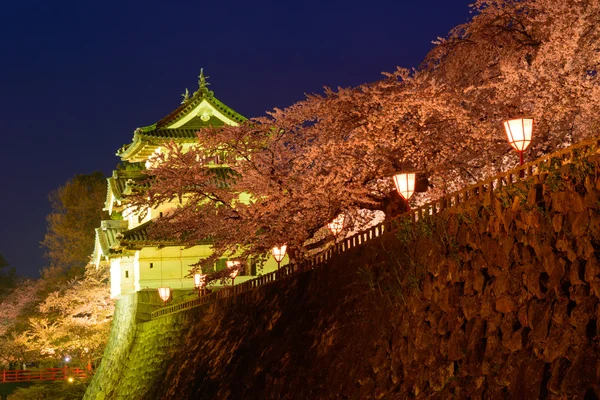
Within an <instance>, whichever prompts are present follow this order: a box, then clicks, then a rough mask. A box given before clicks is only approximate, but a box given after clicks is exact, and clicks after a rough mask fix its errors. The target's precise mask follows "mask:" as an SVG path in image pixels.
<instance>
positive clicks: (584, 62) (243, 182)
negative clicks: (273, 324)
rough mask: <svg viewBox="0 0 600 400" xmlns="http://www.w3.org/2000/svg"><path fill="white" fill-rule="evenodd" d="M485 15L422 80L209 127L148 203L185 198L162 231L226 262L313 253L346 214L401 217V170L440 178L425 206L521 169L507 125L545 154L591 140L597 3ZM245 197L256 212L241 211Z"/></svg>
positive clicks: (493, 7) (442, 52)
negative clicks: (518, 127)
mask: <svg viewBox="0 0 600 400" xmlns="http://www.w3.org/2000/svg"><path fill="white" fill-rule="evenodd" d="M474 8H475V11H476V13H475V16H474V18H473V19H472V20H471V21H470V22H468V23H467V24H464V25H461V26H459V27H457V28H455V29H453V30H452V31H451V32H450V34H449V35H448V37H447V38H445V39H439V41H438V43H437V46H436V47H435V48H434V49H433V50H432V51H431V52H430V54H429V55H428V56H427V58H426V59H425V61H424V62H423V64H422V65H421V67H420V68H419V69H417V70H412V71H411V70H406V69H401V68H399V69H397V70H396V71H395V72H393V73H390V74H385V76H386V77H385V79H382V80H380V81H378V82H374V83H371V84H365V85H361V86H359V87H357V88H340V89H338V90H336V91H333V90H329V89H326V91H325V94H324V95H323V96H316V95H314V96H309V97H308V98H307V99H306V100H305V101H302V102H299V103H296V104H294V105H292V106H291V107H289V108H287V109H284V110H278V109H276V110H274V111H273V112H271V113H270V114H269V115H268V116H266V117H262V118H256V119H254V120H251V121H249V122H248V123H246V124H244V125H242V126H239V127H230V126H226V127H224V128H222V129H213V130H204V131H201V132H199V145H198V146H197V147H196V148H193V149H192V150H190V151H189V152H187V153H185V152H183V151H182V150H181V149H180V148H177V147H176V146H171V147H170V148H169V150H170V151H169V152H168V154H167V153H165V154H162V155H159V156H157V159H156V160H155V163H154V166H153V168H152V169H151V170H150V171H149V175H150V176H151V177H152V182H153V184H152V187H151V189H150V190H149V192H147V193H143V194H141V195H140V196H139V197H138V198H137V199H136V201H135V204H137V205H142V206H147V205H151V206H156V205H157V204H160V203H162V202H165V201H169V200H171V199H173V198H176V197H179V198H181V199H185V201H184V202H183V205H182V206H181V207H179V208H177V209H175V210H174V211H173V212H172V213H171V214H169V215H166V216H165V217H164V218H163V219H162V220H160V221H159V223H158V224H156V225H157V226H156V227H155V229H154V235H156V236H159V237H161V236H162V237H171V238H172V237H177V238H178V239H179V240H181V241H183V242H185V243H189V244H192V243H194V242H196V241H198V240H203V239H212V240H214V242H215V257H218V256H219V254H220V253H222V252H227V251H233V250H235V249H239V248H241V249H243V250H245V251H246V252H248V253H254V252H259V253H260V252H263V253H266V252H267V251H268V249H269V248H270V247H272V246H275V245H280V244H282V243H288V245H290V247H291V248H294V249H296V253H295V255H296V256H301V255H302V254H301V251H299V250H302V249H303V245H304V244H305V243H306V241H307V240H308V239H311V238H314V236H315V234H317V235H318V232H319V231H320V229H322V227H323V226H324V225H325V224H326V223H327V222H329V221H331V220H332V219H333V218H334V217H335V216H336V215H338V214H339V213H340V212H346V213H348V214H349V215H350V217H354V218H356V216H357V215H359V213H358V210H361V209H362V210H365V209H366V210H386V211H387V210H389V208H390V207H389V206H390V203H393V202H394V199H393V198H392V195H393V193H394V192H393V190H392V183H391V179H390V177H391V175H392V174H393V173H394V172H395V171H398V170H401V169H403V170H406V169H408V168H410V169H416V170H419V171H421V172H422V173H424V174H426V175H427V176H428V177H429V182H430V184H431V187H430V190H429V191H428V192H427V193H426V194H421V195H417V196H415V197H416V200H415V201H417V202H423V201H425V200H428V199H432V198H437V197H439V196H441V195H444V194H445V193H448V192H449V191H453V190H455V189H457V188H459V187H461V186H464V185H465V184H467V183H472V182H474V181H476V180H479V179H481V178H483V177H485V176H489V175H490V174H493V173H495V172H497V171H499V170H502V169H505V168H507V167H508V166H513V165H515V164H516V162H515V161H516V159H515V158H514V157H515V156H514V155H513V154H512V153H511V149H510V146H509V145H508V144H507V143H506V139H505V136H504V133H503V131H502V125H501V121H502V120H503V119H505V118H509V117H515V116H519V115H522V114H527V115H531V116H533V117H534V118H535V119H536V121H537V122H538V123H537V126H536V139H535V141H534V143H533V145H532V147H531V150H530V154H531V155H532V156H533V155H540V154H543V153H545V152H548V151H550V150H555V149H556V148H558V147H561V146H565V145H568V144H570V143H571V142H573V141H578V140H580V139H583V138H586V137H589V136H590V135H592V134H593V133H594V132H595V129H596V127H597V126H598V125H599V124H598V123H599V122H600V120H599V117H598V116H599V115H600V113H599V111H600V107H599V106H600V104H599V102H600V93H599V89H598V88H599V86H598V74H597V70H598V64H599V61H600V51H599V50H598V42H599V40H598V39H600V37H599V36H600V30H599V27H600V24H599V23H598V22H600V21H598V20H599V18H600V5H599V3H598V1H576V0H567V1H562V0H561V1H559V0H536V1H533V0H525V1H516V0H493V1H483V0H480V1H477V2H476V4H475V5H474ZM217 154H218V155H221V157H222V159H223V160H224V162H225V164H227V165H228V166H229V168H230V169H231V171H232V172H231V174H230V175H229V178H228V179H226V182H225V183H224V180H223V179H222V178H221V179H217V178H216V177H215V174H214V170H213V169H211V168H207V165H206V164H205V163H204V161H203V160H205V159H207V158H205V157H206V156H214V155H217ZM242 192H247V193H251V194H252V197H253V201H252V202H251V203H250V204H242V203H240V202H238V201H237V199H238V195H239V194H240V193H242ZM387 215H388V216H392V215H393V213H390V212H388V213H387ZM210 262H212V260H207V261H206V263H207V264H210Z"/></svg>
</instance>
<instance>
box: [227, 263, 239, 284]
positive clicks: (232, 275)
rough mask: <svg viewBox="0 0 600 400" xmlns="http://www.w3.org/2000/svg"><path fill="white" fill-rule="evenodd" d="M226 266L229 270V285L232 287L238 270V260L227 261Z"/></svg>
mask: <svg viewBox="0 0 600 400" xmlns="http://www.w3.org/2000/svg"><path fill="white" fill-rule="evenodd" d="M227 268H228V269H230V270H231V272H230V273H229V277H230V278H231V286H232V287H233V283H234V281H235V277H236V276H237V275H238V273H239V272H240V262H239V261H227Z"/></svg>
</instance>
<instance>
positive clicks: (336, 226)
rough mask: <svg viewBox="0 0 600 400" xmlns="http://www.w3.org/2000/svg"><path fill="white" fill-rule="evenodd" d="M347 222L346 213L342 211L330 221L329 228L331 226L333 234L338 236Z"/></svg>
mask: <svg viewBox="0 0 600 400" xmlns="http://www.w3.org/2000/svg"><path fill="white" fill-rule="evenodd" d="M345 222H346V215H345V214H343V213H342V214H340V215H338V216H337V217H335V218H334V219H333V221H331V222H330V223H328V224H327V228H329V230H330V231H331V233H332V234H333V236H337V235H338V234H339V233H340V232H341V231H342V229H344V225H345Z"/></svg>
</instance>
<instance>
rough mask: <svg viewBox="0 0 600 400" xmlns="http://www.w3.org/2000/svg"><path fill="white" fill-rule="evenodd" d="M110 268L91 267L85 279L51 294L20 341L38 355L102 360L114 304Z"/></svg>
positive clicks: (80, 279)
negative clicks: (109, 277)
mask: <svg viewBox="0 0 600 400" xmlns="http://www.w3.org/2000/svg"><path fill="white" fill-rule="evenodd" d="M107 280H108V268H106V266H104V265H101V266H100V267H99V268H98V269H96V267H95V266H94V265H91V264H90V265H88V267H87V268H86V273H85V275H84V276H83V277H82V278H79V279H73V280H71V281H69V282H67V283H66V284H65V285H64V287H61V288H59V289H58V290H55V291H54V292H51V293H49V294H48V295H47V296H46V298H45V299H44V300H43V301H42V302H41V303H40V305H39V306H38V313H36V315H33V316H31V317H30V318H29V328H28V329H27V330H26V331H24V332H22V333H21V334H20V335H19V336H18V337H17V340H18V341H20V342H21V343H23V344H24V345H25V346H26V348H27V349H28V350H30V351H33V352H35V353H36V354H38V355H39V356H56V355H58V356H61V355H63V354H69V355H70V356H72V357H74V358H75V357H77V358H79V359H80V360H84V361H87V360H91V359H97V358H100V357H101V353H102V351H103V349H104V345H105V343H106V339H107V337H108V332H109V328H110V322H111V320H112V313H113V307H114V304H113V302H112V301H111V299H110V293H109V288H108V285H107V284H106V282H107Z"/></svg>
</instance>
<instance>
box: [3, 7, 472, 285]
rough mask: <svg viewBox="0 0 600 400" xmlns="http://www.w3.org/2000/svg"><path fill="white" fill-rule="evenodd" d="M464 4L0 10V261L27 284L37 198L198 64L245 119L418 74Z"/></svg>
mask: <svg viewBox="0 0 600 400" xmlns="http://www.w3.org/2000/svg"><path fill="white" fill-rule="evenodd" d="M470 2H471V0H431V1H418V0H414V1H411V2H408V1H403V0H396V1H381V0H380V1H364V0H363V1H353V0H348V1H326V0H325V1H312V0H311V1H301V2H289V1H281V0H280V1H246V2H241V1H237V2H236V1H222V2H201V1H193V2H192V1H152V0H149V1H143V2H142V1H138V2H132V1H122V2H121V1H119V2H111V1H104V2H89V1H72V0H63V1H57V2H54V1H47V0H43V1H30V0H19V1H10V2H8V1H6V2H3V4H2V9H1V11H0V16H1V17H0V18H1V23H0V82H2V84H1V85H0V126H1V127H2V147H3V150H4V151H3V152H2V156H1V157H0V171H1V172H0V176H1V177H2V186H1V188H2V189H1V190H2V196H1V200H0V205H1V210H2V212H3V216H2V227H1V229H0V254H3V255H4V256H5V257H6V259H7V260H8V261H9V262H10V263H11V264H12V265H13V266H14V267H16V268H17V272H18V273H19V274H21V275H26V276H30V277H37V276H39V270H40V269H41V268H42V267H44V266H45V265H46V261H45V259H44V258H43V249H41V248H40V246H39V242H40V241H41V240H42V239H43V236H44V233H45V231H46V221H45V216H46V215H47V214H48V213H49V212H50V206H49V203H48V200H47V195H48V193H49V192H50V191H51V190H52V189H54V188H57V187H58V186H60V185H62V184H63V183H64V182H65V181H66V180H67V179H69V178H70V177H72V176H73V175H75V174H80V173H91V172H93V171H97V170H100V171H102V172H104V174H106V175H108V174H110V172H111V171H112V169H113V168H114V166H115V165H116V164H117V162H118V161H119V160H118V158H117V157H116V156H115V155H114V153H115V152H116V150H117V149H118V148H119V147H121V145H123V144H125V143H129V141H130V140H131V138H132V135H133V130H134V129H135V128H136V127H139V126H145V125H150V124H152V123H154V122H156V121H157V120H159V119H160V118H162V117H163V116H165V115H166V114H168V113H169V112H170V111H172V110H173V109H175V108H176V107H177V106H178V105H179V104H180V100H181V96H180V94H181V93H183V92H184V91H185V88H186V87H187V88H189V90H190V92H193V91H195V90H196V89H197V76H198V73H199V70H200V68H201V67H203V68H204V71H205V73H206V75H208V76H210V79H209V82H210V83H211V86H210V89H212V90H214V92H215V96H216V97H217V98H218V99H220V100H221V101H223V102H224V103H225V104H227V105H228V106H230V107H231V108H233V109H234V110H236V111H237V112H239V113H240V114H242V115H244V116H246V117H253V116H259V115H263V114H264V113H265V111H267V110H270V109H272V108H274V107H280V108H282V107H286V106H289V105H291V104H293V103H294V102H296V101H298V100H302V99H303V98H304V93H321V92H322V87H323V86H330V87H337V86H354V85H359V84H362V83H365V82H370V81H375V80H378V79H380V77H381V72H382V71H392V70H394V69H395V67H396V66H402V67H416V66H418V65H419V63H420V61H421V60H422V59H423V58H424V56H425V55H426V54H427V52H428V51H429V50H430V49H431V47H432V46H433V45H432V44H431V41H432V40H435V39H436V37H438V36H445V35H446V34H447V32H448V31H449V30H450V29H451V28H452V27H454V26H456V25H458V24H460V23H463V22H466V21H467V20H468V18H469V15H470V14H469V7H468V4H469V3H470ZM92 250H93V249H92V248H90V253H91V251H92Z"/></svg>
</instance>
